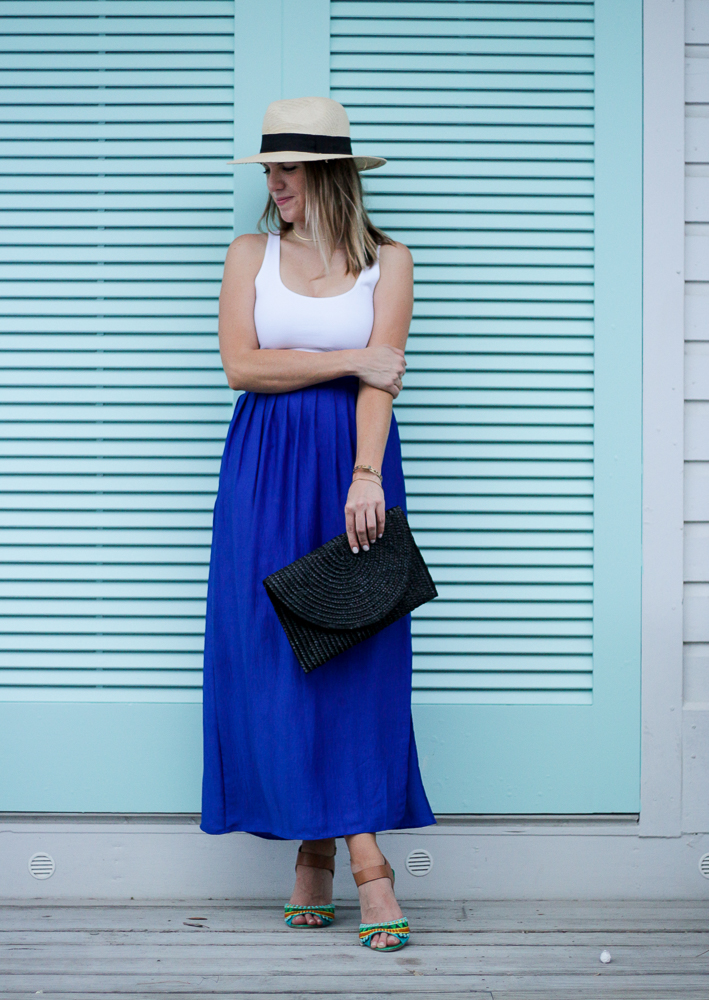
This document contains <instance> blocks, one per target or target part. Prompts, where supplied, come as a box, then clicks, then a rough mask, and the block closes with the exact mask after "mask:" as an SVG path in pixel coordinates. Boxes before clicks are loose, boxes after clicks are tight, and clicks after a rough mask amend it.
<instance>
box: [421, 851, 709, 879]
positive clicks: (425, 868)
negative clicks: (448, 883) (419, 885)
mask: <svg viewBox="0 0 709 1000" xmlns="http://www.w3.org/2000/svg"><path fill="white" fill-rule="evenodd" d="M432 868H433V858H432V857H431V855H430V854H429V853H428V851H412V852H411V854H409V856H408V858H407V859H406V870H407V872H408V873H409V875H417V876H420V875H428V873H429V872H430V871H431V869H432ZM708 877H709V876H708Z"/></svg>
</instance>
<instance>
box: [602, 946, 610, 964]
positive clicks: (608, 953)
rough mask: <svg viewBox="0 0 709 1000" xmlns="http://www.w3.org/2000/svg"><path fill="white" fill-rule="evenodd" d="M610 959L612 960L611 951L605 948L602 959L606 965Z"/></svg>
mask: <svg viewBox="0 0 709 1000" xmlns="http://www.w3.org/2000/svg"><path fill="white" fill-rule="evenodd" d="M610 960H611V953H610V952H609V951H606V949H605V948H604V949H603V951H602V952H601V961H602V962H603V964H604V965H608V963H609V962H610Z"/></svg>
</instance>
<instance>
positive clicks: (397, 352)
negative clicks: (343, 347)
mask: <svg viewBox="0 0 709 1000" xmlns="http://www.w3.org/2000/svg"><path fill="white" fill-rule="evenodd" d="M358 353H359V355H360V358H359V361H360V364H359V370H358V372H357V375H358V376H359V378H361V379H362V381H363V382H366V383H367V385H371V386H374V388H375V389H384V390H385V391H386V392H390V393H391V394H392V396H393V397H394V399H396V397H397V396H398V395H399V393H400V392H401V389H402V387H403V381H402V380H403V378H404V372H405V371H406V359H405V357H404V352H403V351H402V350H401V349H400V348H399V347H391V346H390V345H389V344H379V345H378V346H376V347H365V348H362V350H360V351H359V352H358Z"/></svg>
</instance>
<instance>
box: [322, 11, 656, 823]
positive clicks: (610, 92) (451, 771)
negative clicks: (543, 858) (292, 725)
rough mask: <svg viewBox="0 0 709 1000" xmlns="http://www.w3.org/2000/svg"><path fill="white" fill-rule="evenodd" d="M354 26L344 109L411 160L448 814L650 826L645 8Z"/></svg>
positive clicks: (412, 428)
mask: <svg viewBox="0 0 709 1000" xmlns="http://www.w3.org/2000/svg"><path fill="white" fill-rule="evenodd" d="M331 13H332V19H331V93H332V96H333V97H335V98H336V99H337V100H340V101H341V102H342V103H343V104H344V105H345V106H346V107H347V109H348V112H349V114H350V117H351V121H352V125H353V136H354V138H355V140H356V143H355V145H356V147H357V148H360V149H361V150H362V151H365V150H367V151H370V152H375V153H379V154H381V155H383V156H385V157H387V158H388V160H389V162H388V164H387V165H386V167H384V168H383V169H382V170H379V171H376V172H372V173H371V174H367V175H365V176H366V187H367V190H368V192H369V205H370V207H371V209H372V214H373V218H374V220H375V221H376V222H377V223H378V224H379V225H381V226H382V228H384V229H385V230H386V231H387V232H389V233H390V234H391V235H392V236H394V237H396V238H397V239H400V240H401V241H402V242H404V243H406V244H407V245H408V246H409V247H410V248H411V250H412V252H413V255H414V259H415V264H416V306H415V312H414V320H413V324H412V328H411V336H410V339H409V344H408V350H407V358H408V368H407V374H406V378H405V391H404V392H403V393H402V395H401V396H400V398H399V399H398V400H397V401H396V404H395V412H396V415H397V419H398V422H399V425H400V428H401V434H402V439H403V442H404V456H405V472H406V478H407V494H408V504H409V513H410V520H411V524H412V526H413V528H414V530H415V533H416V537H417V540H418V542H419V545H420V546H421V548H422V550H423V553H424V556H425V558H426V560H427V562H428V565H429V566H430V568H431V570H432V573H433V575H434V578H435V580H436V582H437V585H438V589H439V594H440V596H439V598H438V599H437V600H436V601H435V602H433V603H431V604H428V605H426V606H425V607H423V608H421V609H419V610H418V611H417V612H416V613H415V614H414V620H413V628H414V650H415V661H414V696H413V700H414V713H415V719H416V727H417V734H418V740H419V746H420V753H421V756H422V763H423V767H424V777H425V781H426V786H427V788H428V790H429V793H430V795H431V797H432V801H433V804H434V809H436V810H437V811H439V812H450V813H454V812H468V813H483V812H518V813H521V812H585V813H592V812H632V811H634V810H635V809H637V807H638V781H639V779H638V752H639V728H638V718H639V628H638V601H639V567H640V563H639V544H638V543H639V523H640V521H639V414H640V391H639V374H638V373H639V359H640V354H639V316H640V313H639V301H640V298H639V289H640V284H639V261H640V212H639V206H640V195H641V191H640V183H641V181H640V125H641V118H640V101H639V92H640V91H639V87H640V38H641V35H640V17H639V14H640V5H639V3H637V2H635V0H631V2H627V3H624V4H621V5H615V6H614V5H613V4H612V3H611V2H610V0H604V2H601V3H598V4H596V6H595V8H594V5H593V4H592V3H588V2H583V0H580V2H571V3H562V2H560V3H527V2H521V0H513V2H501V3H487V2H482V0H472V2H466V0H460V2H448V0H432V2H431V0H429V2H416V0H414V2H394V3H391V2H379V0H374V2H360V0H355V2H347V0H334V2H333V3H332V5H331ZM618 94H623V95H624V97H623V98H622V99H621V98H618V97H617V95H618ZM611 139H613V140H617V139H620V140H621V141H620V142H616V144H615V145H614V144H613V143H612V142H611ZM596 255H597V256H596ZM594 264H595V265H596V266H595V269H594ZM620 274H622V275H623V279H622V281H619V278H618V276H619V275H620ZM594 336H595V340H594ZM618 341H619V343H616V342H618ZM623 364H627V367H626V368H625V369H624V376H625V377H624V378H623V377H619V375H620V373H619V371H618V368H617V366H618V365H623ZM594 450H595V455H594ZM594 458H595V475H594ZM618 462H620V463H621V464H620V465H618V464H617V463H618ZM609 466H610V468H609ZM594 519H595V524H594ZM594 527H595V533H594ZM594 602H595V603H594ZM594 608H595V610H594Z"/></svg>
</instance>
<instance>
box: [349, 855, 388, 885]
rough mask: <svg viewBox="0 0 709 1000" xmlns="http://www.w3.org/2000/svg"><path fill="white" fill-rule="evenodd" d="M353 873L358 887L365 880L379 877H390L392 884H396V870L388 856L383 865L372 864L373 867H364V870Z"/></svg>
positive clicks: (371, 880) (369, 880)
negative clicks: (394, 870)
mask: <svg viewBox="0 0 709 1000" xmlns="http://www.w3.org/2000/svg"><path fill="white" fill-rule="evenodd" d="M352 874H353V876H354V880H355V885H356V886H357V888H358V889H359V887H360V886H361V885H364V884H365V882H373V881H374V880H375V879H377V878H388V879H390V880H391V884H392V886H393V885H394V872H393V871H392V867H391V865H390V864H389V862H388V861H387V859H386V858H384V864H383V865H372V866H371V868H363V869H362V871H359V872H353V873H352Z"/></svg>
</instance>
